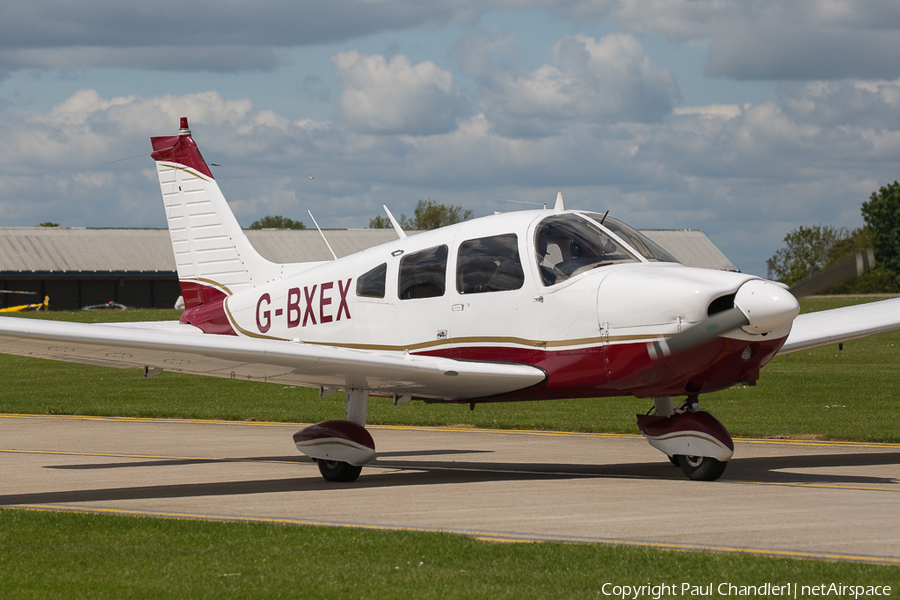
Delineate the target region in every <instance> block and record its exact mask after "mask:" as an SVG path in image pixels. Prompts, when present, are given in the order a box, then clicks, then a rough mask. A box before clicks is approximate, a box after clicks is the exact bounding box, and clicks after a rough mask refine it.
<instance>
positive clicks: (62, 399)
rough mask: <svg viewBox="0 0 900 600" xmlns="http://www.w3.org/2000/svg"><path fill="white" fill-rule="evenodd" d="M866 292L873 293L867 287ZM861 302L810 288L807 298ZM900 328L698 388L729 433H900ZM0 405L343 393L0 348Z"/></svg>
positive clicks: (571, 411) (282, 413) (123, 412)
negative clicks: (749, 378)
mask: <svg viewBox="0 0 900 600" xmlns="http://www.w3.org/2000/svg"><path fill="white" fill-rule="evenodd" d="M866 300H869V299H868V298H867V299H866ZM854 302H859V299H854V298H822V299H819V298H814V299H809V300H804V301H803V306H804V310H810V309H812V310H822V309H824V308H831V307H833V306H837V305H844V304H849V303H854ZM31 315H32V316H33V318H35V317H37V318H53V319H65V320H76V319H77V320H110V319H115V320H124V319H131V320H153V319H175V318H177V316H178V313H177V312H176V311H149V310H147V311H144V310H134V311H121V312H118V311H116V312H84V311H80V312H51V313H44V314H41V313H31ZM898 363H900V332H895V333H889V334H882V335H879V336H873V337H871V338H866V339H862V340H856V341H852V342H848V343H847V344H845V345H844V350H843V351H838V349H837V346H836V345H835V346H827V347H823V348H817V349H814V350H810V351H805V352H799V353H796V354H794V355H792V356H786V357H776V358H775V359H774V360H773V361H772V362H771V363H770V364H769V365H767V366H766V367H765V368H764V369H763V371H762V377H761V379H760V381H759V385H757V386H755V387H734V388H731V389H728V390H725V391H722V392H718V393H715V394H708V395H704V396H702V397H701V407H702V408H705V409H707V410H709V411H710V412H712V413H713V414H715V415H716V416H717V417H718V418H719V419H720V420H721V421H722V422H723V423H725V424H726V425H727V427H728V429H729V430H730V432H731V433H732V435H735V436H754V437H759V436H761V437H765V436H791V435H802V436H805V437H820V438H825V439H848V440H863V441H882V442H900V411H897V410H896V408H895V405H896V399H897V395H898V393H900V369H898V368H897V365H898ZM0 381H2V384H0V412H11V413H44V414H85V415H118V416H135V417H187V418H204V419H233V420H244V419H257V420H267V421H292V422H316V421H323V420H326V419H336V418H343V411H344V399H343V394H334V395H332V396H329V397H327V398H319V397H318V393H317V391H316V390H311V389H308V388H297V387H291V386H283V385H276V384H266V383H259V382H247V381H229V380H223V379H217V378H212V377H207V378H201V377H196V376H189V375H180V374H177V373H166V372H164V373H162V374H160V375H157V376H156V377H152V378H150V379H145V378H144V377H143V373H142V372H141V371H140V370H139V369H123V370H120V369H108V368H102V367H92V366H87V365H76V364H69V363H62V362H54V361H45V360H35V359H28V358H20V357H15V356H7V355H0ZM650 406H651V403H650V401H649V400H645V399H644V400H640V399H635V398H606V399H578V400H559V401H544V402H518V403H503V404H482V405H478V406H477V407H476V409H475V410H474V411H470V410H469V407H468V405H438V404H424V403H421V402H410V403H408V404H405V405H401V406H396V407H395V406H393V404H392V403H391V401H389V400H387V399H379V398H373V399H372V400H371V401H370V405H369V411H368V422H370V423H373V424H403V425H456V424H465V425H474V426H478V427H497V428H528V429H549V430H566V431H592V432H620V433H637V427H636V425H635V419H634V415H635V414H636V413H643V412H646V411H647V410H648V408H649V407H650Z"/></svg>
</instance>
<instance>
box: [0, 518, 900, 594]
mask: <svg viewBox="0 0 900 600" xmlns="http://www.w3.org/2000/svg"><path fill="white" fill-rule="evenodd" d="M663 582H664V583H667V584H674V585H676V586H678V587H677V591H678V592H681V587H680V586H681V585H682V583H688V584H693V585H697V586H700V585H703V586H706V585H708V584H709V583H710V582H712V583H714V585H716V586H717V585H718V584H719V583H721V582H731V583H733V584H735V585H738V586H740V585H744V586H747V585H754V586H758V585H762V584H764V583H766V582H769V583H773V584H778V585H782V584H784V583H796V584H799V585H811V586H812V585H820V584H822V583H823V582H824V583H826V584H828V583H831V582H836V583H838V582H843V583H844V584H845V585H882V586H883V585H890V586H892V588H893V590H894V594H893V597H897V590H898V589H900V569H898V568H896V567H885V566H877V565H867V564H858V563H821V562H814V561H800V560H787V559H778V558H766V557H758V556H749V555H740V554H709V553H695V552H663V551H659V550H652V549H647V548H629V547H612V546H602V545H587V544H584V545H582V544H556V543H539V544H494V543H486V542H481V541H478V540H474V539H470V538H465V537H461V536H455V535H450V534H436V533H417V532H389V531H372V530H361V529H336V528H327V527H293V526H284V525H273V524H264V523H215V522H192V521H178V520H170V519H151V518H144V517H114V516H101V515H93V514H67V513H40V512H31V511H22V510H0V597H3V598H16V599H31V598H34V599H52V598H66V599H68V598H92V599H104V598H110V599H117V600H118V599H125V598H153V599H158V598H179V599H180V598H192V599H193V598H228V599H236V598H303V599H312V598H341V599H343V598H388V599H396V598H491V599H499V598H593V597H604V596H603V593H602V590H603V584H604V583H611V584H613V585H620V586H621V585H646V584H650V585H658V584H660V583H663ZM607 591H610V588H609V587H607ZM673 595H678V596H680V597H691V595H690V594H680V593H679V594H667V595H666V597H670V596H673ZM644 597H645V598H652V596H650V595H648V596H644Z"/></svg>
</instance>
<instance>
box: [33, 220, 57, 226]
mask: <svg viewBox="0 0 900 600" xmlns="http://www.w3.org/2000/svg"><path fill="white" fill-rule="evenodd" d="M38 227H59V223H54V222H53V221H47V222H46V223H41V224H40V225H38Z"/></svg>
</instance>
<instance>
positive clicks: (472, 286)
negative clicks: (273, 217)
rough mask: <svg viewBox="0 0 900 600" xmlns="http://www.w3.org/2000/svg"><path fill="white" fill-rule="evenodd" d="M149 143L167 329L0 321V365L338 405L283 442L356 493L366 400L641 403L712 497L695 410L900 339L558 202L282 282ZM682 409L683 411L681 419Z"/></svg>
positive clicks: (222, 210) (193, 154) (869, 311)
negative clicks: (780, 370) (807, 361)
mask: <svg viewBox="0 0 900 600" xmlns="http://www.w3.org/2000/svg"><path fill="white" fill-rule="evenodd" d="M151 141H152V144H153V154H152V156H153V159H154V160H155V161H156V166H157V172H158V174H159V182H160V187H161V189H162V196H163V200H164V203H165V210H166V218H167V219H168V224H169V231H170V233H171V238H172V246H173V249H174V253H175V261H176V265H177V269H178V278H179V280H180V283H181V289H182V292H183V297H184V302H185V306H186V309H185V311H184V313H183V314H182V316H181V319H180V322H161V323H159V322H154V323H122V324H115V325H96V324H81V323H63V322H50V321H38V320H30V319H15V318H2V319H0V339H2V346H0V351H2V352H4V353H9V354H19V355H23V356H35V357H42V358H50V359H56V360H64V361H73V362H80V363H87V364H94V365H105V366H111V367H143V368H144V372H145V374H146V375H148V376H150V375H154V374H157V373H159V372H161V371H163V370H167V371H175V372H181V373H194V374H198V375H209V376H214V377H227V378H231V379H246V380H254V381H266V382H273V383H280V384H290V385H301V386H311V387H318V388H319V390H320V393H321V394H323V395H325V394H328V393H330V392H331V391H334V390H339V389H342V390H344V391H345V392H346V420H334V421H326V422H322V423H317V424H315V425H312V426H309V427H307V428H305V429H303V430H301V431H299V432H297V433H296V434H295V435H294V441H295V443H296V445H297V448H298V449H299V450H300V451H302V452H304V453H305V454H307V455H308V456H310V457H312V458H313V459H314V460H316V461H317V463H318V465H319V469H320V471H321V473H322V475H323V476H324V477H325V479H327V480H329V481H354V480H355V479H356V478H357V477H358V476H359V473H360V470H361V468H362V466H363V465H365V464H366V463H367V462H369V461H370V460H371V459H372V457H373V456H374V455H375V444H374V441H373V440H372V437H371V435H369V433H368V431H367V430H366V429H365V419H366V408H367V402H368V398H369V395H370V394H375V395H381V396H389V397H393V398H394V401H395V403H398V404H399V403H403V402H406V401H409V400H424V401H425V402H454V403H466V404H472V405H474V404H476V403H480V402H513V401H520V400H545V399H560V398H575V397H615V396H629V395H631V396H636V397H641V398H652V400H653V403H654V405H655V411H654V413H653V414H652V415H639V416H638V427H639V429H640V430H641V432H642V433H643V434H644V435H645V436H646V437H647V439H648V441H649V442H650V444H652V445H653V446H654V447H656V448H657V449H659V450H661V451H662V452H663V453H665V454H666V455H667V456H668V457H669V459H670V460H671V461H672V462H674V463H676V464H679V465H680V466H681V468H682V470H683V471H684V472H685V474H686V475H687V476H688V477H690V478H691V479H701V480H714V479H717V478H718V477H719V476H720V475H721V474H722V472H723V471H724V469H725V466H726V464H727V461H728V460H729V459H730V458H731V456H732V453H733V450H734V445H733V443H732V441H731V437H730V436H729V434H728V432H727V431H726V429H725V427H723V426H722V424H721V423H720V422H719V421H718V420H716V419H715V418H714V417H713V416H712V415H710V414H709V413H707V412H704V411H700V410H698V407H697V399H698V396H699V395H700V394H703V393H708V392H714V391H717V390H721V389H724V388H727V387H730V386H732V385H734V384H736V383H739V382H748V381H755V380H756V379H757V378H758V377H759V371H760V368H761V367H762V366H763V365H765V364H766V363H767V362H768V361H769V360H771V359H772V357H774V356H775V355H776V354H779V353H786V352H793V351H797V350H801V349H806V348H812V347H815V346H820V345H824V344H831V343H838V342H841V341H845V340H849V339H853V338H858V337H862V336H866V335H870V334H873V333H878V332H881V331H887V330H891V329H898V328H900V299H894V300H886V301H882V302H877V303H871V304H866V305H862V306H855V307H849V308H843V309H837V310H832V311H825V312H820V313H813V314H809V315H801V316H798V313H799V310H800V309H799V305H798V303H797V300H796V299H795V295H794V294H792V293H791V291H789V290H788V289H786V288H785V286H783V285H782V284H779V283H776V282H772V281H766V280H764V279H761V278H759V277H755V276H753V275H745V274H740V273H730V272H722V271H713V270H707V269H697V268H689V267H685V266H683V265H681V264H679V263H678V262H677V261H676V260H675V259H674V258H673V257H672V256H671V255H670V254H669V253H668V252H666V251H665V250H664V249H662V248H661V247H659V246H658V245H657V244H655V243H654V242H652V241H650V240H649V239H648V238H646V237H645V236H644V235H642V234H641V233H639V232H638V231H636V230H635V229H633V228H631V227H629V226H628V225H626V224H624V223H622V222H621V221H618V220H616V219H614V218H613V217H608V216H606V215H603V214H598V213H594V212H589V211H578V210H565V209H564V207H563V203H562V195H561V194H560V195H559V196H558V197H557V203H556V206H555V207H554V208H553V209H549V210H548V209H545V210H529V211H521V212H512V213H509V214H500V215H493V216H488V217H484V218H480V219H474V220H471V221H466V222H463V223H459V224H456V225H451V226H449V227H444V228H441V229H437V230H434V231H428V232H424V233H419V234H417V235H413V236H409V237H407V236H406V235H405V234H404V233H403V231H402V230H401V229H400V227H399V226H398V225H396V221H394V220H393V217H391V220H392V221H393V222H394V226H395V229H396V230H397V233H398V238H399V239H397V240H396V241H394V242H390V243H387V244H382V245H380V246H376V247H373V248H369V249H368V250H364V251H362V252H359V253H356V254H353V255H350V256H346V257H344V258H339V259H335V260H333V261H327V262H309V263H294V264H275V263H272V262H270V261H268V260H266V259H265V258H263V257H262V256H260V254H259V253H257V252H256V250H255V249H254V248H253V246H252V245H251V244H250V243H249V241H248V240H247V237H246V236H245V234H244V233H243V231H242V230H241V227H240V225H238V222H237V221H236V220H235V218H234V215H233V214H232V212H231V210H230V209H229V207H228V204H227V202H226V200H225V198H224V196H223V195H222V193H221V191H220V190H219V186H218V184H217V183H216V181H215V179H214V178H213V175H212V172H211V171H210V169H209V166H208V165H207V163H206V162H205V161H204V159H203V157H202V156H201V154H200V151H199V150H198V148H197V145H196V143H195V142H194V140H193V138H192V137H191V132H190V130H189V129H188V124H187V119H184V118H183V119H182V120H181V129H180V131H179V133H178V135H174V136H166V137H154V138H151ZM388 214H389V216H390V213H388ZM857 260H859V261H861V262H863V261H864V258H863V257H858V259H857ZM851 270H853V271H855V270H856V264H855V263H853V264H852V265H851ZM838 276H840V274H838ZM826 279H827V278H826ZM813 287H815V284H813ZM810 289H811V288H810V287H807V288H806V289H805V290H802V289H801V290H799V292H804V291H809V290H810ZM795 292H798V290H795ZM799 292H798V293H799ZM676 397H685V398H686V400H685V401H684V402H682V403H681V404H680V406H679V407H677V408H676V407H675V401H674V398H676Z"/></svg>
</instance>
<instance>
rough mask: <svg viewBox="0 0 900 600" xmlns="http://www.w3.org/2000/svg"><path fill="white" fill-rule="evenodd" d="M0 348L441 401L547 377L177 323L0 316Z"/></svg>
mask: <svg viewBox="0 0 900 600" xmlns="http://www.w3.org/2000/svg"><path fill="white" fill-rule="evenodd" d="M0 352H2V353H4V354H16V355H19V356H33V357H37V358H47V359H53V360H63V361H68V362H77V363H85V364H91V365H100V366H105V367H119V368H128V367H146V368H148V370H150V371H152V370H155V369H162V370H165V371H174V372H178V373H192V374H197V375H209V376H213V377H226V378H231V379H243V380H253V381H267V382H273V383H281V384H288V385H301V386H309V387H320V386H321V387H340V388H346V387H352V388H357V389H368V390H369V391H370V392H371V393H375V394H387V395H395V394H396V395H398V396H413V397H417V398H432V399H442V400H466V399H470V398H481V397H485V396H493V395H497V394H505V393H509V392H514V391H516V390H520V389H523V388H527V387H531V386H533V385H536V384H538V383H540V382H541V381H543V380H544V378H545V377H546V373H545V372H544V371H543V370H541V369H538V368H536V367H532V366H529V365H522V364H515V363H492V362H472V361H458V360H454V359H449V358H441V357H433V356H418V355H410V354H400V353H391V352H378V351H370V350H357V349H350V348H340V347H335V346H324V345H317V344H304V343H299V342H286V341H278V340H264V339H252V338H244V337H234V336H225V335H209V334H204V333H203V332H201V331H200V330H199V329H197V328H195V327H193V326H191V325H182V324H181V323H177V322H147V323H120V324H103V325H100V324H86V323H71V322H64V321H44V320H38V319H17V318H12V317H2V318H0Z"/></svg>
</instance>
